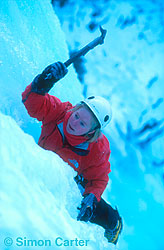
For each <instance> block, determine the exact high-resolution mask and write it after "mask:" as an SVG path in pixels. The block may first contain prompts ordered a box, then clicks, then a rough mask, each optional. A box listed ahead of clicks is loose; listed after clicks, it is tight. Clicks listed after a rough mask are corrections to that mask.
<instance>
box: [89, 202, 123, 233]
mask: <svg viewBox="0 0 164 250" xmlns="http://www.w3.org/2000/svg"><path fill="white" fill-rule="evenodd" d="M117 220H118V212H117V210H115V209H113V208H112V207H111V206H110V205H109V204H108V203H106V201H105V200H103V199H102V198H101V200H100V201H99V202H98V204H97V206H96V209H95V211H94V213H93V216H92V218H91V219H90V222H91V223H94V224H97V225H99V226H102V227H103V228H104V229H107V228H114V227H115V226H116V224H117Z"/></svg>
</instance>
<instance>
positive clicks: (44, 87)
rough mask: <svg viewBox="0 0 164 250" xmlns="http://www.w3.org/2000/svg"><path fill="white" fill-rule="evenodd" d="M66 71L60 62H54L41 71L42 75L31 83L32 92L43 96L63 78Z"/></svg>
mask: <svg viewBox="0 0 164 250" xmlns="http://www.w3.org/2000/svg"><path fill="white" fill-rule="evenodd" d="M67 72H68V69H67V68H66V66H65V65H64V63H62V62H56V63H53V64H51V65H49V66H48V67H46V68H45V70H43V72H42V74H39V75H37V76H36V77H35V78H34V80H33V82H32V90H31V91H32V92H35V93H38V94H41V95H44V94H45V93H48V91H49V90H50V89H51V88H52V87H53V85H54V83H55V82H57V81H59V80H60V79H61V78H63V77H64V76H65V75H66V74H67Z"/></svg>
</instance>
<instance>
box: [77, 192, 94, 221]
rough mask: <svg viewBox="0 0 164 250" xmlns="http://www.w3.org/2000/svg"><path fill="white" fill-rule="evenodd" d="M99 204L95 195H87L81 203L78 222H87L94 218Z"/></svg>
mask: <svg viewBox="0 0 164 250" xmlns="http://www.w3.org/2000/svg"><path fill="white" fill-rule="evenodd" d="M97 202H98V201H97V198H96V197H95V195H94V194H87V195H85V196H84V198H83V200H82V202H81V207H80V208H78V209H79V210H80V212H79V214H78V216H77V220H80V221H85V222H87V221H89V220H90V219H91V218H92V215H93V212H94V210H95V208H96V205H97Z"/></svg>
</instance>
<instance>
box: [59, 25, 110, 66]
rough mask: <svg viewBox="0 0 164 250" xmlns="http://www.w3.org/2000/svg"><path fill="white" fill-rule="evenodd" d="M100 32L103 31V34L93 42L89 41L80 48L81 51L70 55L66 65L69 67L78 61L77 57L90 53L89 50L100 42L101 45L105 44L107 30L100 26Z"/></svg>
mask: <svg viewBox="0 0 164 250" xmlns="http://www.w3.org/2000/svg"><path fill="white" fill-rule="evenodd" d="M100 32H101V36H99V37H97V38H95V39H94V40H93V41H92V42H90V43H88V44H87V45H86V46H85V47H83V48H82V49H80V50H79V51H77V52H76V53H74V54H73V56H71V57H70V59H68V60H67V61H66V62H64V64H65V66H66V67H68V66H69V65H71V64H72V63H73V62H74V61H76V59H77V58H79V57H81V56H85V55H86V54H87V53H88V51H90V50H91V49H93V48H95V47H96V46H97V45H99V44H100V45H101V44H103V43H104V38H105V36H106V33H107V30H105V29H103V28H102V27H101V26H100Z"/></svg>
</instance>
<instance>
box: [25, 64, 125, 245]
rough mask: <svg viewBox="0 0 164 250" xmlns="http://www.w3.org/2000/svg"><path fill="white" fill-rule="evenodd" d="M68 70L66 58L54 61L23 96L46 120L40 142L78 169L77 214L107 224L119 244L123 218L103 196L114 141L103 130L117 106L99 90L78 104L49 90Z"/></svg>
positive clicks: (108, 235) (110, 238) (31, 110)
mask: <svg viewBox="0 0 164 250" xmlns="http://www.w3.org/2000/svg"><path fill="white" fill-rule="evenodd" d="M67 72H68V70H67V68H66V67H65V65H64V64H63V63H61V62H56V63H54V64H51V65H49V66H48V67H46V68H45V70H44V71H43V72H42V73H41V74H39V75H37V76H36V77H35V78H34V80H33V81H32V83H31V84H30V85H28V86H27V87H26V89H25V91H24V92H23V93H22V101H23V103H24V105H25V107H26V109H27V111H28V113H29V115H30V116H31V117H35V118H37V119H38V120H39V121H42V131H41V135H40V138H39V142H38V144H39V145H40V146H41V147H42V148H44V149H46V150H51V151H53V152H55V153H57V154H58V155H59V156H60V157H61V158H62V159H63V160H64V161H66V162H67V163H68V164H69V165H70V166H71V167H72V168H73V169H74V170H75V171H76V172H77V176H76V177H75V178H74V179H75V181H76V183H77V184H78V187H79V189H80V190H81V193H82V196H83V198H82V202H81V205H80V207H79V208H78V209H79V214H78V217H77V220H80V221H85V222H88V221H89V222H91V223H95V224H97V225H100V226H102V227H103V228H104V229H105V233H104V236H105V237H106V238H107V240H108V242H111V243H114V244H116V243H117V241H118V237H119V234H120V233H121V230H122V218H121V217H120V215H119V213H118V210H117V209H113V208H112V207H111V206H110V205H109V204H107V203H106V202H105V201H104V199H102V198H101V195H102V193H103V191H104V190H105V188H106V186H107V183H108V180H109V177H108V174H109V173H110V171H111V170H110V163H109V156H110V148H109V142H108V140H107V138H106V137H105V135H103V134H102V132H101V130H102V129H103V128H104V127H105V126H106V125H108V124H109V122H110V120H111V116H112V112H111V107H110V104H109V103H108V101H107V100H106V99H104V98H102V97H99V96H91V97H88V98H87V99H85V100H83V101H81V102H80V103H78V104H77V105H75V106H73V105H72V104H71V103H70V102H61V101H60V100H59V99H58V98H57V97H55V96H52V95H49V94H48V92H49V90H50V89H51V88H52V87H53V86H54V83H55V82H57V81H58V80H60V79H61V78H63V77H64V76H65V75H66V73H67Z"/></svg>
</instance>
